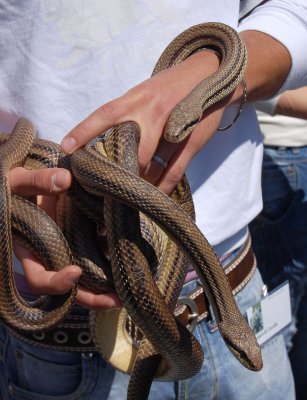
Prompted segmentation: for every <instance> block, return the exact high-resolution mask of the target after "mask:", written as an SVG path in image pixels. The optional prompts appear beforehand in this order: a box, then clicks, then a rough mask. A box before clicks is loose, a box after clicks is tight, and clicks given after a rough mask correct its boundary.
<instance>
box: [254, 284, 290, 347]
mask: <svg viewBox="0 0 307 400" xmlns="http://www.w3.org/2000/svg"><path fill="white" fill-rule="evenodd" d="M246 314H247V321H248V323H249V325H250V327H251V328H252V329H253V331H254V333H255V335H256V338H257V341H258V343H259V345H262V344H263V343H264V342H266V341H267V340H268V339H270V338H271V337H272V336H274V335H276V333H278V332H279V331H280V330H281V329H283V328H284V327H285V326H287V325H288V324H289V323H290V322H291V319H292V315H291V301H290V289H289V282H285V283H284V284H282V285H281V286H279V287H278V288H277V289H275V290H274V291H272V292H270V293H269V294H268V295H267V296H266V297H264V298H263V299H262V300H261V301H260V302H258V303H256V304H255V305H254V306H253V307H250V308H248V310H247V312H246Z"/></svg>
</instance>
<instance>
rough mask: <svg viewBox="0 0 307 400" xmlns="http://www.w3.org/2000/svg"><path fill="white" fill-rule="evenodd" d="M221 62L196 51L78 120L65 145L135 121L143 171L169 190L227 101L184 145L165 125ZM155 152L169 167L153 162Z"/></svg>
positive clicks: (81, 142)
mask: <svg viewBox="0 0 307 400" xmlns="http://www.w3.org/2000/svg"><path fill="white" fill-rule="evenodd" d="M218 65H219V59H218V57H217V55H216V54H215V53H213V52H209V51H203V52H199V53H196V54H194V55H192V56H191V57H189V58H188V59H187V60H185V61H183V62H182V63H180V64H179V65H176V66H174V67H171V68H169V69H167V70H165V71H162V72H161V73H159V74H157V75H155V76H153V77H152V78H150V79H148V80H146V81H144V82H143V83H141V84H139V85H137V86H136V87H134V88H132V89H131V90H129V91H128V92H127V93H126V94H124V95H123V96H121V97H119V98H117V99H115V100H112V101H110V102H109V103H106V104H104V105H102V106H101V107H100V108H98V109H97V110H96V111H95V112H94V113H93V114H91V115H90V116H89V117H88V118H86V119H85V120H84V121H82V122H81V123H80V124H79V125H77V126H76V127H75V128H74V129H73V130H72V131H71V132H69V133H68V134H67V135H66V136H65V137H64V139H63V141H62V149H63V151H64V152H66V153H71V152H73V151H74V150H76V149H77V148H80V147H81V146H83V145H84V144H86V143H87V142H88V141H89V140H90V139H92V138H93V137H95V136H97V135H98V134H100V133H101V132H103V131H105V130H107V129H109V128H110V127H112V126H114V125H116V124H119V123H122V122H125V121H135V122H137V123H138V124H139V126H140V130H141V139H140V145H139V164H140V169H141V173H142V176H143V177H144V178H145V179H146V180H148V181H149V182H151V183H154V184H155V185H156V186H157V187H159V188H160V189H161V190H162V191H164V192H166V193H168V194H170V193H171V192H172V190H173V188H174V187H175V186H176V184H177V183H178V182H179V180H180V179H181V177H182V175H183V174H184V171H185V170H186V168H187V166H188V164H189V162H190V160H191V159H192V158H193V156H194V155H195V153H196V152H197V151H199V150H200V149H201V148H202V147H203V146H204V145H205V143H207V142H208V140H209V139H210V138H211V137H212V135H213V134H214V133H215V131H216V129H217V128H218V126H219V123H220V120H221V117H222V114H223V111H224V108H225V106H226V102H224V103H221V104H219V105H218V106H216V107H214V108H211V109H210V111H208V112H206V114H205V115H204V116H203V120H202V121H201V122H200V123H199V125H198V126H197V127H196V128H195V129H194V131H193V132H192V134H191V135H190V137H189V138H188V139H187V140H185V141H184V142H183V143H180V144H173V143H169V142H167V141H166V140H165V139H164V138H163V130H164V126H165V124H166V121H167V119H168V116H169V114H170V112H171V110H172V109H173V107H174V106H175V105H176V104H177V103H178V102H179V101H180V100H181V99H183V98H184V97H185V96H186V95H187V94H188V93H189V92H190V91H191V90H192V88H193V87H194V86H195V85H196V84H197V83H199V82H200V81H201V80H202V79H204V78H205V77H207V76H209V75H211V74H212V73H213V72H214V71H215V70H216V69H217V68H218ZM154 154H157V155H158V156H159V157H160V158H161V159H163V160H165V161H166V162H167V163H168V165H167V167H166V168H164V167H163V166H161V165H160V164H159V163H157V162H156V161H154V160H153V159H152V158H153V155H154Z"/></svg>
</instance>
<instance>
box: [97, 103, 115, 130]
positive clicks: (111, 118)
mask: <svg viewBox="0 0 307 400" xmlns="http://www.w3.org/2000/svg"><path fill="white" fill-rule="evenodd" d="M98 111H99V114H100V117H101V118H102V119H103V120H106V121H108V123H110V125H115V106H114V104H113V103H112V102H109V103H106V104H104V105H102V106H101V107H99V108H98Z"/></svg>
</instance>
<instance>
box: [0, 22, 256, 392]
mask: <svg viewBox="0 0 307 400" xmlns="http://www.w3.org/2000/svg"><path fill="white" fill-rule="evenodd" d="M208 47H209V48H210V49H213V50H215V51H217V52H218V54H219V55H220V57H221V63H220V67H219V69H218V71H217V72H216V73H215V74H213V75H212V76H211V77H210V78H209V79H206V80H204V81H203V82H201V83H200V84H199V85H197V86H196V87H195V89H194V90H193V91H192V92H191V93H190V94H189V95H188V96H187V97H186V98H185V99H184V100H183V101H182V102H181V103H179V104H178V105H177V106H176V107H175V108H174V110H173V111H172V113H171V115H170V117H169V120H168V123H167V126H166V129H165V137H166V139H167V140H169V141H182V140H183V139H184V138H185V137H186V136H187V135H189V133H190V132H191V130H192V129H193V128H194V127H195V125H196V124H197V123H198V122H199V120H200V119H201V116H202V114H203V112H204V110H205V109H207V108H208V107H210V106H211V105H213V104H215V103H216V102H218V101H220V100H221V99H223V98H224V97H226V96H227V95H228V94H230V93H231V92H232V91H233V90H234V89H235V87H236V86H237V85H238V84H239V82H240V81H241V79H242V75H243V73H244V70H245V65H246V50H245V46H244V44H243V43H242V42H241V40H240V38H239V36H238V35H237V34H236V32H235V31H234V30H233V29H231V28H230V27H228V26H226V25H224V24H219V23H208V24H201V25H197V26H194V27H192V28H190V29H188V30H186V31H185V32H183V33H182V34H180V35H179V36H178V37H177V38H175V39H174V41H172V42H171V43H170V45H169V46H168V47H167V48H166V49H165V51H164V52H163V54H162V55H161V57H160V59H159V61H158V63H157V64H156V67H155V69H154V71H153V74H156V73H159V72H160V71H162V70H163V69H165V68H168V67H170V66H172V65H175V64H177V63H179V62H180V61H182V60H183V59H185V58H187V57H188V56H189V55H191V54H193V53H194V52H196V51H199V50H201V49H203V48H208ZM138 136H139V131H138V126H137V125H136V124H135V123H133V122H128V123H126V124H122V125H119V126H117V127H115V128H114V129H112V130H111V131H108V132H107V133H106V134H105V135H104V138H103V140H101V141H97V142H95V143H94V144H91V145H88V146H87V147H86V148H84V149H81V150H78V151H76V152H75V153H74V154H73V155H72V156H71V157H64V156H63V155H61V154H60V152H59V149H58V147H57V146H56V145H54V144H53V143H51V142H46V141H39V140H38V141H35V142H34V130H33V127H32V125H31V124H30V123H29V122H28V121H27V120H24V119H21V120H19V121H18V123H17V124H16V127H15V129H14V131H13V132H12V134H11V135H9V136H7V135H6V136H2V138H1V142H2V143H3V144H2V145H1V146H0V158H1V163H0V165H1V167H0V168H1V171H0V182H1V188H0V221H1V232H0V234H1V236H0V237H1V239H0V240H1V247H0V317H1V319H2V320H3V321H4V322H5V323H6V324H7V325H9V326H10V327H12V328H17V329H22V330H26V331H42V330H47V329H48V328H50V327H52V326H54V325H55V324H57V323H58V322H59V321H60V320H62V319H63V318H64V317H65V315H67V313H69V312H70V311H71V308H72V306H73V304H74V298H75V294H76V288H75V289H74V290H72V291H71V292H70V293H68V294H67V295H65V296H56V297H45V298H44V299H39V300H38V301H37V302H36V303H34V304H28V303H27V302H26V301H25V300H23V299H22V298H21V297H20V295H19V294H18V291H17V289H16V287H15V283H14V278H13V272H12V233H11V225H12V227H13V231H14V234H15V235H16V237H18V240H19V241H21V242H22V243H23V244H25V245H26V246H28V247H30V248H31V249H32V251H34V253H35V254H36V255H37V256H38V257H39V258H40V259H41V260H42V261H43V262H44V264H45V266H46V268H49V269H54V270H59V269H61V268H63V267H64V266H66V265H70V264H72V263H80V264H81V265H83V264H84V268H85V272H84V273H83V274H82V276H83V275H84V276H85V278H83V279H84V280H83V281H82V282H81V284H83V285H85V286H88V287H89V288H90V289H91V290H95V291H98V292H99V291H105V290H109V289H110V288H112V287H113V282H112V278H111V276H112V275H113V278H114V286H115V288H116V291H117V292H118V294H119V296H120V298H121V300H122V303H123V306H124V309H123V310H121V311H119V310H113V311H110V312H106V313H98V312H96V313H93V314H92V316H91V326H92V333H93V338H94V340H95V342H96V346H97V349H98V350H99V351H100V352H101V354H102V355H103V356H104V357H106V358H107V359H109V360H110V362H112V363H113V364H114V365H115V367H116V368H119V369H123V370H125V371H126V372H129V373H132V377H131V381H130V386H129V390H128V397H129V398H133V399H137V398H140V399H142V398H146V396H147V394H148V390H149V387H150V383H151V380H152V378H153V377H154V376H155V375H156V374H158V376H160V378H161V379H165V380H179V379H187V378H189V377H190V376H192V375H194V374H195V373H196V372H197V371H198V370H199V369H200V367H201V365H202V362H203V356H202V350H201V348H200V346H199V344H198V342H197V341H196V339H195V338H194V337H193V335H191V334H190V333H189V331H188V330H187V329H186V328H184V327H183V326H182V325H181V324H180V323H179V322H177V321H176V319H175V317H174V316H173V314H172V312H171V310H173V309H174V307H175V305H176V301H177V298H178V295H179V292H180V289H181V286H182V284H183V282H184V277H185V274H186V269H187V265H188V263H187V261H186V258H187V259H188V260H189V262H190V263H191V264H192V265H193V267H194V269H195V270H196V272H197V274H198V276H199V279H200V280H201V283H202V285H203V286H204V288H205V292H206V295H207V297H208V299H209V301H210V305H211V307H212V310H213V313H214V316H215V319H216V321H217V324H218V327H219V330H220V333H221V335H222V337H223V339H224V341H225V343H226V345H227V346H228V348H229V349H230V350H231V352H232V353H233V354H234V355H235V357H236V358H237V359H238V360H239V361H240V362H241V363H242V364H243V365H244V366H246V367H247V368H249V369H252V370H259V369H261V366H262V361H261V354H260V350H259V346H258V344H257V342H256V339H255V337H254V334H253V332H252V331H251V329H250V328H249V326H248V325H247V323H246V321H245V319H244V318H243V317H242V315H241V314H240V312H239V310H238V308H237V306H236V303H235V301H234V299H233V296H232V293H231V289H230V286H229V283H228V281H227V278H226V276H225V274H224V271H223V269H222V267H221V265H220V262H219V260H218V258H217V257H216V255H215V253H214V251H213V249H212V248H211V246H210V245H209V243H208V242H207V240H206V239H205V238H204V236H203V235H202V233H201V232H200V231H199V229H198V228H197V226H196V225H195V223H194V221H193V213H194V211H193V205H192V200H191V195H190V192H189V188H188V184H187V182H186V180H185V178H183V180H182V181H181V182H180V184H179V185H178V187H177V188H176V190H175V191H174V193H173V196H172V198H170V197H168V196H166V195H165V194H163V193H162V192H160V191H159V190H158V189H156V188H155V187H154V186H152V185H150V184H149V183H147V182H146V181H144V180H142V179H141V178H140V177H139V176H138V165H137V161H136V160H137V144H138ZM127 141H128V142H129V146H128V144H127ZM130 143H131V145H130ZM47 149H49V150H50V149H51V150H52V151H51V152H52V153H53V154H55V156H54V157H55V159H54V160H53V161H52V160H50V159H49V158H47V157H45V156H44V155H43V154H44V152H45V151H46V150H47ZM28 154H29V156H28ZM33 154H34V155H33ZM27 157H28V161H25V160H27ZM29 159H30V160H31V159H32V162H33V159H36V162H37V160H38V159H39V161H38V164H41V163H42V162H46V163H47V164H48V163H49V166H54V165H57V164H58V159H60V162H61V164H60V165H63V166H66V167H67V168H70V169H71V170H72V173H73V176H74V177H75V184H74V185H73V188H72V191H71V192H70V193H67V194H65V195H63V196H62V198H61V199H60V201H59V212H58V219H59V224H60V226H61V227H62V229H63V231H64V234H65V236H66V237H68V236H70V235H71V233H72V234H73V232H74V231H75V227H76V226H80V220H79V222H78V217H77V215H79V214H81V212H80V210H75V209H73V208H72V207H74V206H75V204H76V203H81V202H80V201H79V200H77V202H73V199H74V198H75V197H76V196H79V193H81V194H82V195H85V197H87V195H86V194H85V192H84V189H85V191H86V192H89V193H91V194H92V195H94V196H95V198H98V199H100V200H98V204H99V206H98V208H100V209H99V210H98V214H99V216H98V217H97V216H96V214H95V212H93V211H90V213H91V214H95V216H94V218H95V223H94V224H93V223H92V225H89V226H90V228H88V230H87V228H84V230H85V233H84V232H83V237H84V238H85V240H88V238H89V237H90V238H93V237H94V234H93V232H95V229H96V228H95V226H96V222H97V218H98V220H100V218H103V223H104V225H105V227H106V231H107V233H106V234H107V240H108V243H109V252H110V254H109V256H110V257H109V258H110V260H111V267H110V266H109V261H108V258H107V257H105V256H104V255H98V256H90V258H91V261H90V264H87V262H83V259H84V254H85V253H86V251H87V249H88V248H89V247H91V245H90V244H89V243H88V242H87V243H86V244H85V245H83V248H84V249H86V250H84V251H83V253H82V250H81V253H82V254H79V255H78V256H76V254H75V253H74V250H75V249H78V248H80V246H82V244H81V245H80V244H77V245H76V244H75V245H72V246H73V250H71V248H70V247H69V245H68V244H67V240H66V238H65V236H64V234H63V233H62V231H61V230H60V228H59V227H58V226H57V225H56V224H55V223H53V222H52V221H49V219H48V218H47V217H46V215H45V214H44V212H42V211H39V210H37V209H36V208H35V206H33V204H32V203H30V202H26V201H23V200H21V199H20V198H18V197H16V196H13V195H12V196H11V194H10V190H9V184H8V171H9V170H10V168H12V167H14V166H16V165H24V163H26V164H25V166H27V163H29ZM46 160H47V161H46ZM48 160H49V161H48ZM38 164H34V168H37V165H38ZM47 166H48V165H47ZM32 168H33V167H32ZM80 186H81V187H80ZM82 188H83V189H82ZM81 194H80V195H81ZM102 198H103V200H102ZM90 201H92V200H90ZM102 203H103V207H102ZM94 204H95V205H94V206H93V207H95V209H97V200H95V201H94ZM90 207H92V206H90ZM81 208H88V206H84V207H83V206H82V207H81ZM11 210H13V213H12V212H11ZM102 210H103V212H102ZM102 214H103V217H101V215H102ZM145 216H146V217H145ZM41 218H42V219H41ZM80 218H86V219H87V217H82V216H81V217H80ZM38 221H39V222H38ZM42 221H43V222H42ZM76 221H77V222H76ZM136 221H139V222H138V223H137V222H136ZM150 221H153V222H150ZM100 223H101V220H100ZM42 226H43V229H42ZM83 226H85V224H83V222H82V227H83ZM151 229H152V230H153V232H154V233H153V234H150V235H149V234H148V231H149V230H151ZM82 230H83V229H82ZM161 230H162V231H163V232H162V231H161ZM165 233H166V235H167V236H168V237H170V238H171V240H170V239H166V237H165ZM149 237H151V238H149ZM29 238H35V241H34V242H35V243H31V241H30V240H29ZM73 240H74V239H73ZM93 240H94V241H96V239H95V238H94V239H93ZM68 241H69V240H68ZM165 250H166V252H165ZM157 253H158V255H157ZM160 253H161V254H162V253H163V255H162V262H161V263H162V266H161V267H159V266H158V264H159V260H158V259H159V258H160V255H159V254H160ZM94 259H95V261H96V262H97V263H98V264H99V265H101V264H105V265H106V269H105V270H102V269H101V268H100V267H97V266H96V265H95V263H94V261H93V260H94ZM177 263H178V264H177ZM178 265H181V266H182V268H181V269H180V268H178ZM110 268H112V272H111V271H110ZM151 269H154V270H155V273H156V276H157V278H156V283H155V282H154V278H153V277H152V272H151ZM173 278H174V280H172V279H173ZM97 281H98V282H97ZM103 285H104V286H103ZM160 291H161V292H162V293H161V292H160ZM126 313H128V314H129V316H130V317H131V319H132V320H133V321H134V323H135V324H136V325H137V326H138V327H139V328H140V330H141V331H142V333H143V334H144V338H143V339H142V341H141V344H140V349H139V351H137V350H136V349H135V348H134V345H133V343H132V340H131V339H127V340H126V339H125V338H127V337H128V336H127V334H126V333H125V324H126ZM114 325H115V326H114ZM115 342H116V346H115ZM123 342H124V344H123ZM112 346H115V348H114V349H113V348H112V351H111V350H110V348H111V347H112ZM118 352H119V353H118ZM126 352H128V353H129V354H130V353H131V354H132V355H131V354H130V355H129V356H128V357H132V359H130V358H129V359H128V360H126V359H125V363H124V364H125V365H124V366H123V365H122V364H121V363H119V364H118V361H120V359H122V355H123V354H125V356H124V358H126V357H127V355H126ZM110 353H113V354H110ZM160 355H162V357H163V360H164V362H163V363H160ZM135 357H136V360H134V359H135ZM148 361H149V362H148ZM159 364H160V367H159V371H158V372H157V369H158V366H159ZM144 366H145V367H144ZM144 374H145V376H146V379H145V380H144ZM146 380H147V383H146V382H145V381H146Z"/></svg>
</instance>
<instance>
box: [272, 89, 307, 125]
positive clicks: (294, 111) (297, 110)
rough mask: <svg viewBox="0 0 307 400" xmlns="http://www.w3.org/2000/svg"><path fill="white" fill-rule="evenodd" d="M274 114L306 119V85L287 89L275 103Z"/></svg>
mask: <svg viewBox="0 0 307 400" xmlns="http://www.w3.org/2000/svg"><path fill="white" fill-rule="evenodd" d="M274 114H281V115H286V116H288V117H295V118H302V119H307V87H306V86H304V87H302V88H300V89H296V90H287V91H286V92H285V93H283V94H282V95H281V96H280V98H279V101H278V103H277V105H276V108H275V112H274Z"/></svg>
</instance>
